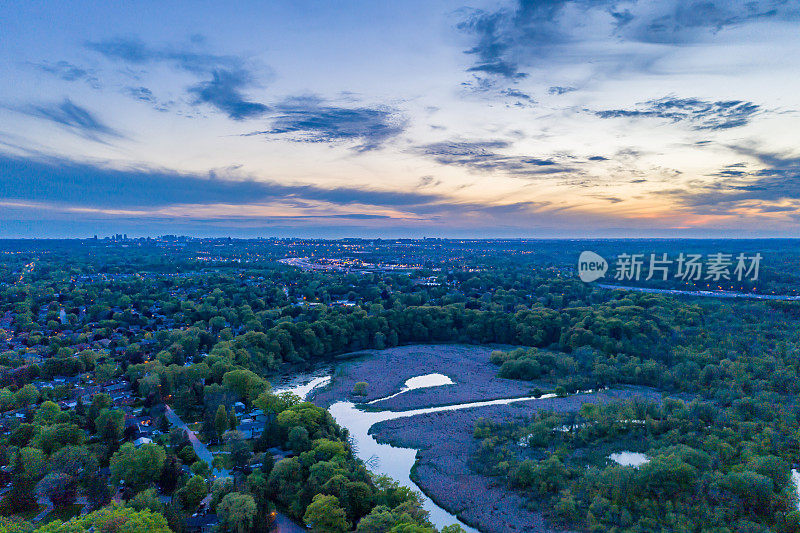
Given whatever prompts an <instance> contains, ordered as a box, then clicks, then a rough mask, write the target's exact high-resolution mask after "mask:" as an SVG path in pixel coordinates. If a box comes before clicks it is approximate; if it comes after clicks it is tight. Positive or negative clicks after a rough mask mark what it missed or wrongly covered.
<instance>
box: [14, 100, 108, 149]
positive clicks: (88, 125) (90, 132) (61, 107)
mask: <svg viewBox="0 0 800 533" xmlns="http://www.w3.org/2000/svg"><path fill="white" fill-rule="evenodd" d="M16 110H17V111H19V112H21V113H25V114H26V115H30V116H32V117H37V118H40V119H43V120H47V121H49V122H52V123H54V124H58V125H59V126H63V127H65V128H67V129H69V130H70V131H72V132H74V133H77V134H78V135H80V136H82V137H85V138H87V139H91V140H94V141H101V140H102V139H103V138H108V137H122V135H121V134H120V133H119V132H117V131H116V130H115V129H113V128H111V127H110V126H108V125H106V124H104V123H103V122H102V121H101V120H100V119H99V118H97V117H96V116H95V115H94V114H93V113H92V112H90V111H89V110H88V109H85V108H83V107H81V106H79V105H76V104H73V103H72V101H70V100H69V99H64V101H63V102H60V103H53V104H46V105H28V106H25V107H21V108H18V109H16Z"/></svg>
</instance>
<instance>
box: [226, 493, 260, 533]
mask: <svg viewBox="0 0 800 533" xmlns="http://www.w3.org/2000/svg"><path fill="white" fill-rule="evenodd" d="M256 512H257V509H256V502H255V500H254V499H253V497H252V496H250V495H249V494H243V493H240V492H231V493H229V494H226V495H225V497H224V498H222V501H221V502H220V503H219V505H217V514H218V515H219V520H220V525H221V526H222V528H223V530H224V531H229V532H231V533H247V532H248V531H250V529H251V528H252V527H253V523H254V520H255V517H256Z"/></svg>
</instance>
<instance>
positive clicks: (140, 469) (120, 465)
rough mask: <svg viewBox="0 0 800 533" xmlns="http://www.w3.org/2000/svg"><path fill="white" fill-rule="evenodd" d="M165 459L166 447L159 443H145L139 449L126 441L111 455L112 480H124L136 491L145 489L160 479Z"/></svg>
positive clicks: (117, 481) (126, 484) (116, 481)
mask: <svg viewBox="0 0 800 533" xmlns="http://www.w3.org/2000/svg"><path fill="white" fill-rule="evenodd" d="M165 459H166V453H165V452H164V448H162V447H161V446H158V445H157V444H143V445H142V446H141V447H139V448H138V449H137V448H135V447H134V445H133V444H131V443H129V442H128V443H125V444H123V445H122V446H121V447H120V449H119V450H118V451H117V452H116V453H115V454H114V455H113V456H112V457H111V461H110V463H109V467H110V468H111V480H112V482H114V483H119V482H120V481H124V482H125V486H127V487H130V488H131V490H134V491H139V490H142V489H145V488H147V487H148V486H149V485H150V484H151V483H155V482H156V481H157V480H158V478H159V475H160V474H161V468H162V467H163V465H164V460H165Z"/></svg>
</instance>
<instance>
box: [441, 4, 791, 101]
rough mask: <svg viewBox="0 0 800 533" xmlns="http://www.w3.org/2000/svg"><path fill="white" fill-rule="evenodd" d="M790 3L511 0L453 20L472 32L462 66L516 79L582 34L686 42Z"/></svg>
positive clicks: (783, 10)
mask: <svg viewBox="0 0 800 533" xmlns="http://www.w3.org/2000/svg"><path fill="white" fill-rule="evenodd" d="M798 5H800V3H799V2H798V1H797V0H752V1H747V2H745V1H730V0H714V1H710V0H699V1H687V0H658V1H656V0H650V1H641V2H633V3H632V2H629V1H622V0H516V1H515V2H513V3H511V4H508V5H507V7H502V8H499V9H497V10H494V11H485V10H473V11H471V12H469V14H468V15H467V16H466V17H463V16H462V19H461V20H460V21H459V22H458V23H457V24H456V26H457V28H458V29H460V30H461V31H462V32H464V33H466V34H467V35H469V36H470V37H471V38H472V43H471V45H470V47H469V48H468V49H467V50H465V53H467V54H469V55H472V56H475V58H476V59H475V61H474V62H473V64H472V65H471V66H469V67H468V68H467V71H468V72H473V73H478V74H481V75H484V76H489V77H492V76H493V77H497V78H505V79H518V78H523V77H525V76H526V75H527V74H526V73H525V72H524V68H525V67H528V66H531V65H536V64H540V63H542V62H543V61H545V60H548V59H550V58H551V56H553V54H554V53H555V52H557V51H559V50H562V49H563V48H564V47H567V46H570V45H574V44H578V43H581V42H585V41H588V40H595V41H596V40H604V39H605V40H607V41H609V42H612V41H634V42H652V43H662V44H671V45H682V44H690V43H694V42H697V41H700V40H703V39H707V38H711V37H713V34H714V33H715V32H717V31H719V30H720V29H722V28H726V27H729V26H734V25H740V24H744V23H748V22H755V21H759V20H765V19H777V20H798V19H799V18H800V16H799V15H800V9H799V8H798ZM588 24H593V25H592V26H589V25H588ZM642 53H647V52H642ZM553 57H555V56H553ZM625 62H626V63H628V64H629V66H631V65H636V64H637V63H636V62H635V61H630V58H628V59H626V60H625ZM561 89H566V90H570V89H572V88H570V87H553V88H552V90H553V92H551V94H563V92H561ZM565 92H566V91H565Z"/></svg>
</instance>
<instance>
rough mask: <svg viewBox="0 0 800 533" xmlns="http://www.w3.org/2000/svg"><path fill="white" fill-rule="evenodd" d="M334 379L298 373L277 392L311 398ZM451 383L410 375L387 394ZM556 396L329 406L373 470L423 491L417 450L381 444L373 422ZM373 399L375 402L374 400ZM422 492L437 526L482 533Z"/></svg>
mask: <svg viewBox="0 0 800 533" xmlns="http://www.w3.org/2000/svg"><path fill="white" fill-rule="evenodd" d="M330 380H331V376H330V373H329V372H326V373H317V374H306V375H299V376H296V377H294V378H293V379H292V380H291V381H290V382H288V383H286V384H285V385H283V386H278V387H276V388H275V391H274V392H276V393H281V392H292V393H294V394H296V395H298V396H300V397H301V398H303V399H307V398H308V395H309V394H310V393H311V392H312V391H313V390H314V389H315V388H317V387H320V386H323V385H326V384H328V383H329V382H330ZM448 383H452V381H451V380H450V379H449V378H448V377H447V376H444V375H442V374H427V375H424V376H416V377H414V378H411V379H409V380H408V381H407V382H406V385H405V387H403V389H401V391H400V392H398V393H396V394H393V395H391V396H388V397H387V398H390V397H394V396H396V395H398V394H403V393H405V392H408V391H410V390H414V389H418V388H425V387H435V386H441V385H445V384H448ZM554 396H555V395H554V394H546V395H543V396H539V397H533V396H524V397H517V398H504V399H498V400H486V401H478V402H468V403H461V404H454V405H444V406H437V407H428V408H423V409H411V410H408V411H362V410H361V409H359V408H358V406H357V405H356V404H354V403H352V402H348V401H340V402H336V403H334V404H333V405H331V406H330V407H329V408H328V411H329V412H330V413H331V415H333V417H334V419H335V420H336V422H337V423H338V424H339V425H340V426H343V427H345V428H347V430H348V431H349V433H350V437H351V438H352V439H353V441H354V443H355V451H356V453H357V455H358V457H359V458H360V459H361V460H363V461H364V462H365V463H366V464H367V466H368V467H369V468H370V469H371V470H372V471H373V472H375V473H378V474H386V475H388V476H390V477H392V478H393V479H394V480H396V481H397V482H398V483H400V484H401V485H403V486H406V487H409V488H411V489H413V490H416V491H418V492H420V493H421V492H422V491H420V488H419V487H418V486H417V485H416V484H415V483H414V482H413V481H412V480H411V477H410V474H411V468H412V467H413V466H414V462H415V461H416V455H417V451H416V450H414V449H411V448H398V447H395V446H391V445H389V444H381V443H379V442H377V441H376V440H375V438H374V437H373V436H372V435H370V434H369V430H370V428H371V427H372V426H374V425H375V424H377V423H379V422H384V421H386V420H394V419H397V418H405V417H410V416H417V415H423V414H427V413H436V412H440V411H455V410H458V409H471V408H476V407H486V406H490V405H504V404H510V403H515V402H524V401H532V400H541V399H545V398H552V397H554ZM387 398H381V399H387ZM375 401H379V400H375ZM370 403H374V401H373V402H370ZM422 496H423V507H424V508H425V510H426V511H428V512H429V513H430V520H431V522H432V523H433V524H434V525H435V526H436V527H437V528H442V527H444V526H447V525H450V524H454V523H457V524H459V525H460V526H461V527H462V528H464V530H466V531H468V532H470V533H479V532H478V530H476V529H475V528H473V527H470V526H468V525H467V524H465V523H463V522H461V520H459V519H458V518H457V517H456V516H455V515H453V514H451V513H450V512H448V511H447V510H446V509H444V508H442V507H439V506H438V505H436V503H434V502H433V501H432V500H431V499H430V498H428V497H427V496H425V495H424V494H422Z"/></svg>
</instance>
